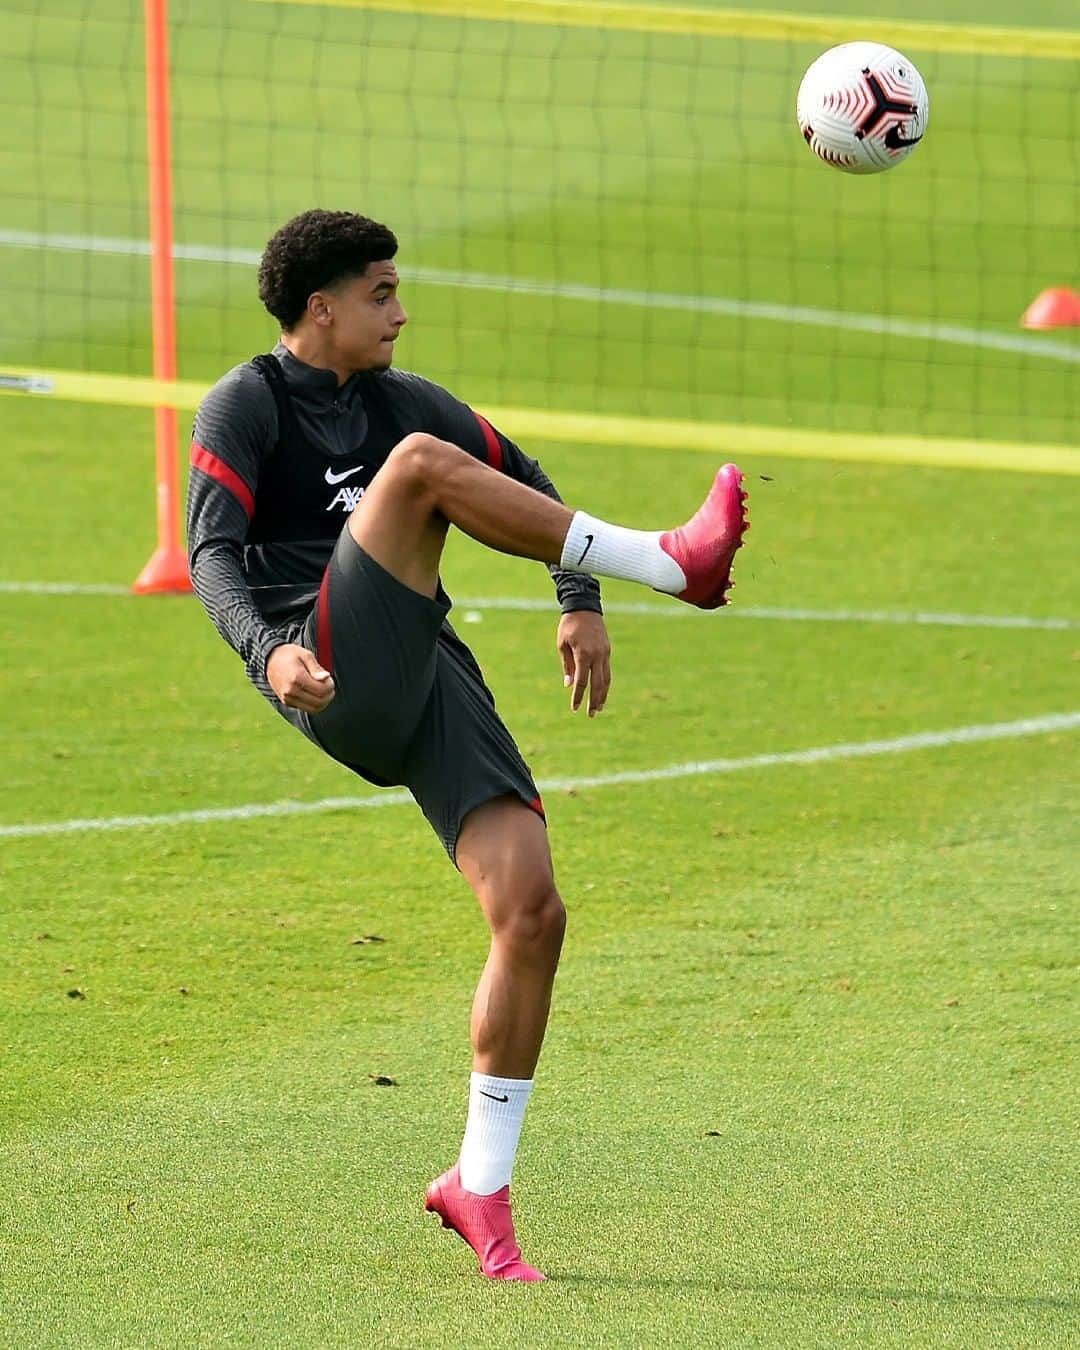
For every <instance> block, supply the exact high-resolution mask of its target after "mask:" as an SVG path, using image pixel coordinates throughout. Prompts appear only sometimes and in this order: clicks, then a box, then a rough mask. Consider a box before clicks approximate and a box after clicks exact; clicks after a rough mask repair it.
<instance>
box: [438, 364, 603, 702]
mask: <svg viewBox="0 0 1080 1350" xmlns="http://www.w3.org/2000/svg"><path fill="white" fill-rule="evenodd" d="M424 384H425V386H426V388H425V393H426V394H427V395H428V397H429V398H431V399H432V400H433V408H432V412H433V414H434V416H435V417H436V419H437V421H436V426H437V428H438V434H439V435H442V436H443V437H445V439H446V440H448V441H451V442H452V443H453V444H455V445H460V446H461V448H462V449H463V450H467V451H469V453H470V454H473V455H475V456H476V458H477V459H480V460H483V461H484V463H486V464H489V465H491V467H492V468H494V469H498V470H499V472H500V473H505V474H507V475H509V477H511V478H516V479H517V481H518V482H519V483H525V484H526V485H527V486H529V487H531V488H535V489H536V491H537V492H542V493H543V494H544V496H545V497H552V498H554V500H555V501H562V498H561V497H560V496H559V493H558V492H557V491H556V489H555V485H554V484H553V483H552V481H551V479H550V478H549V477H548V476H547V474H546V473H545V472H544V471H543V469H542V468H541V467H540V465H539V463H538V462H537V461H536V460H535V459H531V458H530V457H529V456H528V455H526V454H525V453H524V452H523V451H522V450H520V449H519V448H518V446H516V445H515V444H514V442H513V441H512V440H510V438H509V437H508V436H504V435H503V433H502V432H501V431H499V430H498V428H497V427H493V426H492V425H491V423H490V422H488V421H487V419H486V418H484V417H482V416H480V414H479V413H476V412H474V411H473V410H472V409H471V408H470V407H468V405H467V404H464V403H462V402H460V400H458V399H456V398H454V397H453V395H451V394H449V393H447V391H446V390H445V389H442V388H440V387H439V386H438V385H432V384H429V383H428V382H426V381H425V382H424ZM434 429H435V427H433V430H434ZM548 571H549V572H550V573H551V576H552V579H553V580H554V582H555V592H556V594H557V596H558V597H559V604H560V607H561V609H562V619H561V620H560V621H559V628H558V633H557V634H556V638H555V643H556V647H557V648H558V652H559V656H560V658H561V660H562V668H563V683H564V685H566V686H567V687H569V688H570V690H571V693H570V707H571V709H572V710H573V711H574V712H576V711H577V709H578V708H579V707H580V706H581V704H582V701H583V700H584V698H585V694H586V692H588V696H589V698H588V711H589V716H590V717H594V716H595V715H596V714H597V713H598V712H600V710H601V709H602V708H603V706H604V704H605V702H606V701H607V696H608V690H609V688H610V687H611V641H610V639H609V637H608V632H607V627H606V625H605V623H604V619H603V613H604V611H603V606H602V605H601V603H600V584H599V582H598V581H597V580H596V578H595V577H592V576H589V575H587V574H585V573H583V572H565V571H563V570H562V568H559V567H555V566H551V567H549V568H548Z"/></svg>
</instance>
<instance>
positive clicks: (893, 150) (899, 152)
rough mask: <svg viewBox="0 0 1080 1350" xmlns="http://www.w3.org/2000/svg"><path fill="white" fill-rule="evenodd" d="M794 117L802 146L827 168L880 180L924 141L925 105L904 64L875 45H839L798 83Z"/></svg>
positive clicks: (918, 80) (917, 78) (922, 88)
mask: <svg viewBox="0 0 1080 1350" xmlns="http://www.w3.org/2000/svg"><path fill="white" fill-rule="evenodd" d="M795 110H796V116H797V117H798V119H799V129H800V130H801V131H802V134H803V137H804V138H805V140H806V144H807V145H808V146H809V147H810V149H811V150H813V152H814V154H815V155H817V156H818V157H819V158H820V159H823V160H824V161H825V163H826V164H831V165H832V166H833V167H834V168H837V169H843V170H844V171H845V173H881V171H882V170H883V169H891V168H892V167H893V166H894V165H896V164H899V163H900V161H901V160H902V159H907V157H908V155H910V154H911V152H912V150H914V148H915V147H916V146H917V145H918V143H919V142H920V141H921V140H922V138H923V136H924V135H925V134H926V124H927V122H928V120H929V117H930V98H929V96H928V94H927V92H926V85H925V84H923V78H922V76H921V75H920V74H919V72H918V71H917V70H916V69H915V67H914V66H913V65H912V63H911V62H910V61H909V60H908V59H907V57H906V56H901V54H900V53H899V52H898V51H894V50H893V48H892V47H885V46H882V44H881V43H880V42H845V43H843V44H842V45H841V46H839V47H831V48H830V49H829V50H828V51H827V52H823V53H822V55H821V56H819V57H818V59H817V60H816V61H815V62H814V63H813V65H812V66H811V67H810V68H809V70H808V71H807V72H806V74H805V75H804V76H803V79H802V84H800V85H799V96H798V98H797V100H796V103H795Z"/></svg>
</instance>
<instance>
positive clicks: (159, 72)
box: [132, 0, 191, 595]
mask: <svg viewBox="0 0 1080 1350" xmlns="http://www.w3.org/2000/svg"><path fill="white" fill-rule="evenodd" d="M143 14H144V24H145V38H146V148H147V168H148V173H149V187H150V282H151V310H152V320H153V338H154V378H155V379H158V380H167V381H169V382H170V383H171V382H172V381H174V380H175V379H176V289H175V285H174V279H173V237H172V225H173V222H172V155H171V150H170V137H169V7H168V0H144V3H143ZM154 432H155V441H156V448H157V450H156V462H157V537H158V542H157V548H156V549H155V550H154V552H153V554H152V555H151V557H150V559H149V561H148V562H147V564H146V566H145V567H144V568H143V570H142V571H141V572H140V573H139V575H138V577H136V579H135V582H134V585H133V586H132V590H133V591H135V592H136V594H139V595H146V594H151V593H154V592H159V591H190V590H191V578H190V576H189V575H188V564H187V555H186V553H185V552H184V549H183V547H182V546H181V543H180V525H179V521H180V473H179V464H178V447H177V418H176V409H175V408H173V407H167V406H159V407H157V408H155V409H154Z"/></svg>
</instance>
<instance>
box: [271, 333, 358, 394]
mask: <svg viewBox="0 0 1080 1350" xmlns="http://www.w3.org/2000/svg"><path fill="white" fill-rule="evenodd" d="M281 345H282V346H283V347H284V348H285V350H286V351H287V352H289V353H290V354H291V355H293V356H295V357H296V359H297V360H298V361H302V362H303V363H304V365H305V366H311V367H313V369H315V370H331V371H333V372H334V375H335V376H336V377H337V382H338V387H339V388H340V386H341V385H343V384H344V383H345V381H346V380H347V379H348V378H349V376H350V375H355V374H356V372H355V371H354V370H352V369H351V368H349V367H347V366H343V365H341V364H340V363H339V362H338V361H336V360H335V359H334V355H333V353H331V352H327V351H326V349H325V347H324V346H323V345H322V344H321V343H320V342H319V341H318V340H317V339H311V338H309V337H307V336H306V335H305V334H303V333H282V335H281Z"/></svg>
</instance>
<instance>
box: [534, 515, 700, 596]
mask: <svg viewBox="0 0 1080 1350" xmlns="http://www.w3.org/2000/svg"><path fill="white" fill-rule="evenodd" d="M660 533H661V532H660V531H659V530H628V529H626V528H625V527H624V526H622V525H609V524H608V522H607V521H606V520H597V519H596V517H595V516H590V515H588V514H587V513H586V512H584V511H576V512H575V513H574V518H573V520H572V521H571V522H570V528H569V529H568V530H567V532H566V538H565V540H564V541H563V550H562V557H561V558H560V559H559V566H560V567H564V568H566V569H567V570H568V571H571V572H598V573H599V574H600V575H601V576H604V577H621V578H622V580H623V581H640V582H642V583H643V584H644V585H646V586H651V587H652V588H653V590H656V591H666V592H667V593H668V594H669V595H678V593H679V592H680V591H684V590H686V577H685V575H684V574H683V570H682V568H681V567H680V566H679V564H678V563H677V562H676V561H675V559H674V558H672V557H671V556H670V554H667V553H665V552H664V550H663V549H662V548H661V547H660Z"/></svg>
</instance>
